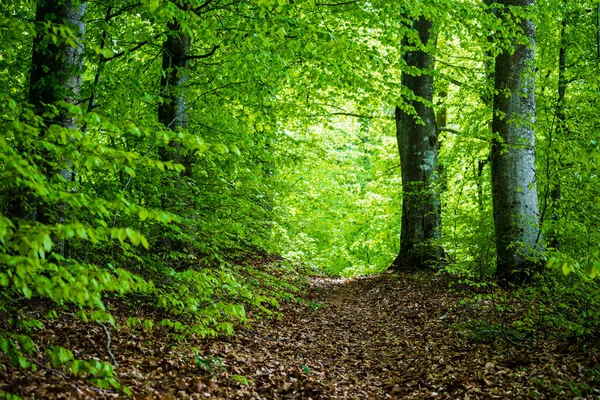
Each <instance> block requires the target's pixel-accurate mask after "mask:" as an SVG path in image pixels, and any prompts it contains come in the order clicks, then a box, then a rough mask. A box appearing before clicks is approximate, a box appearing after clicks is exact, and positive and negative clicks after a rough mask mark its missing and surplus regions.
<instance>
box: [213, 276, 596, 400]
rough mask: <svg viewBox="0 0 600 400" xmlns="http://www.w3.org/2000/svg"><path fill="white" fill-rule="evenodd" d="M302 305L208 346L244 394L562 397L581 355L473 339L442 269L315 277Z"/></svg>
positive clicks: (579, 371)
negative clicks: (239, 379)
mask: <svg viewBox="0 0 600 400" xmlns="http://www.w3.org/2000/svg"><path fill="white" fill-rule="evenodd" d="M309 299H310V300H311V301H312V302H313V303H311V304H312V306H311V307H303V308H298V307H296V306H286V308H285V309H284V313H285V318H284V319H283V320H282V321H278V322H270V323H263V324H257V325H256V326H255V327H254V329H253V330H252V331H249V332H244V333H242V334H240V335H237V336H235V337H233V338H230V340H229V341H228V343H224V342H219V343H220V344H219V345H217V348H218V352H219V353H220V354H221V355H222V356H224V357H225V359H226V360H227V362H228V364H229V366H230V368H232V369H233V370H235V371H237V372H236V373H238V374H240V375H245V376H248V377H250V378H251V379H252V380H253V383H252V385H251V386H249V387H247V388H245V389H239V390H238V391H237V392H229V393H228V394H227V395H226V396H230V397H236V396H239V397H248V398H253V397H254V398H258V397H261V398H266V399H270V398H289V399H307V398H313V399H335V398H357V399H358V398H376V399H385V398H419V399H423V398H451V399H457V398H464V399H473V398H503V399H506V398H552V399H555V398H569V399H573V398H576V397H577V396H576V395H575V394H574V393H573V392H571V391H570V390H565V386H566V384H565V382H566V381H570V380H573V381H577V380H578V379H580V378H583V377H584V375H585V374H584V373H583V370H584V369H585V368H589V366H587V365H583V364H585V363H586V362H587V360H589V357H586V356H585V355H582V354H580V355H579V357H576V356H575V355H573V354H570V353H569V352H568V351H566V352H561V350H560V349H559V348H556V346H554V345H552V344H551V343H538V346H537V348H536V349H525V348H521V347H515V346H511V345H509V344H507V343H506V342H505V341H503V340H500V339H498V340H491V341H488V342H487V343H481V342H479V343H474V342H473V338H472V336H471V335H470V334H469V333H468V332H466V331H465V330H461V329H460V328H458V327H457V325H456V322H457V321H463V320H469V319H472V318H473V317H474V315H473V314H472V313H473V310H472V309H470V308H469V307H468V306H460V305H459V300H460V297H459V295H458V294H451V293H450V292H449V291H448V288H447V281H446V280H445V278H442V277H439V276H435V275H433V274H432V275H426V276H423V275H419V276H416V275H412V274H402V275H400V276H394V275H391V274H383V275H381V276H377V277H372V278H368V279H354V280H349V281H344V280H328V279H321V280H316V281H315V282H314V284H313V288H312V290H311V291H310V295H309Z"/></svg>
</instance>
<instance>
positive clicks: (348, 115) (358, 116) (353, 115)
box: [331, 112, 374, 119]
mask: <svg viewBox="0 0 600 400" xmlns="http://www.w3.org/2000/svg"><path fill="white" fill-rule="evenodd" d="M331 115H344V116H346V117H356V118H365V119H373V118H374V117H373V116H371V115H363V114H355V113H349V112H333V113H331Z"/></svg>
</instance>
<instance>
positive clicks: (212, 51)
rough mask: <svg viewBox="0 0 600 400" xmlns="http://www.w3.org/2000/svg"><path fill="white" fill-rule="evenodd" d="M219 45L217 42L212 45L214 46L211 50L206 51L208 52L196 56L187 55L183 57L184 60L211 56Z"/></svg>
mask: <svg viewBox="0 0 600 400" xmlns="http://www.w3.org/2000/svg"><path fill="white" fill-rule="evenodd" d="M219 47H221V46H220V45H218V44H216V45H214V46H213V48H212V50H211V51H209V52H208V53H206V54H200V55H197V56H187V57H186V58H185V59H186V60H199V59H202V58H208V57H211V56H212V55H213V54H215V51H217V49H218V48H219Z"/></svg>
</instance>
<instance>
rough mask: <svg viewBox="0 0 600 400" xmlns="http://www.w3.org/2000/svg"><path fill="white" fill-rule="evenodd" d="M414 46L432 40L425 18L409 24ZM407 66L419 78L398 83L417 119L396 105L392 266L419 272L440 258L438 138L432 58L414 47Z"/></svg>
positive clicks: (407, 75)
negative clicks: (397, 195)
mask: <svg viewBox="0 0 600 400" xmlns="http://www.w3.org/2000/svg"><path fill="white" fill-rule="evenodd" d="M413 28H414V29H415V30H416V31H417V32H418V34H419V40H420V42H421V43H418V45H419V47H421V45H423V46H426V45H428V44H430V43H431V42H432V41H434V40H435V37H434V33H433V24H432V22H431V21H429V20H427V19H426V18H424V17H420V18H418V19H416V20H414V21H413ZM404 59H405V61H406V64H407V66H408V67H409V68H416V69H418V70H419V71H421V73H420V74H416V75H411V74H410V73H408V72H404V73H403V74H402V84H403V85H404V86H405V87H406V88H408V89H410V90H411V91H412V92H413V93H414V95H415V96H416V98H415V99H411V100H410V101H409V102H408V104H409V105H410V106H411V107H412V108H413V109H414V111H415V112H416V115H415V114H413V113H412V112H410V110H406V109H405V108H400V107H396V137H397V139H398V148H399V151H400V163H401V168H402V195H403V200H402V231H401V236H400V254H399V255H398V257H397V258H396V260H395V261H394V263H393V264H392V266H391V268H393V269H398V268H402V267H411V268H423V267H426V266H431V264H433V263H435V262H438V261H440V260H441V258H442V256H443V251H442V249H441V248H440V247H439V246H438V245H437V243H435V241H436V239H438V238H439V237H440V199H439V193H438V190H437V188H436V165H437V157H438V140H437V132H436V126H435V113H434V110H433V107H432V100H433V91H434V88H433V75H432V70H433V57H432V56H431V55H430V54H428V52H427V51H425V50H423V49H421V48H417V49H415V50H412V51H409V52H407V53H406V54H405V56H404Z"/></svg>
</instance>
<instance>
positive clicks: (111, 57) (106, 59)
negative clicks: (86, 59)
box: [104, 32, 166, 62]
mask: <svg viewBox="0 0 600 400" xmlns="http://www.w3.org/2000/svg"><path fill="white" fill-rule="evenodd" d="M164 33H166V32H161V33H157V34H156V35H154V36H152V39H158V38H159V37H160V36H162V35H163V34H164ZM148 43H150V40H144V41H143V42H140V43H138V44H137V45H136V46H134V47H132V48H131V49H128V50H123V51H121V52H118V53H116V54H114V55H112V56H110V57H105V58H104V62H107V61H111V60H114V59H115V58H119V57H121V56H124V55H125V54H129V53H133V52H134V51H136V50H139V49H141V48H142V47H144V46H145V45H147V44H148Z"/></svg>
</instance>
